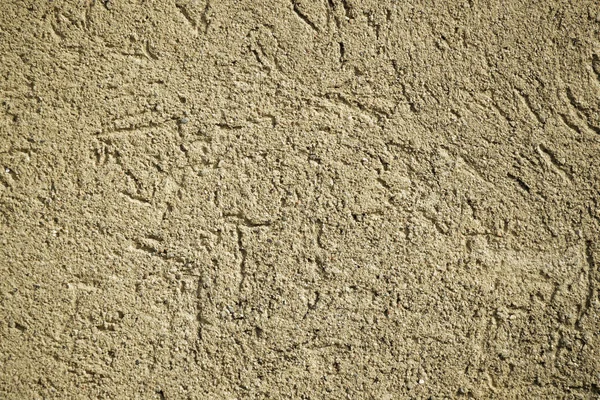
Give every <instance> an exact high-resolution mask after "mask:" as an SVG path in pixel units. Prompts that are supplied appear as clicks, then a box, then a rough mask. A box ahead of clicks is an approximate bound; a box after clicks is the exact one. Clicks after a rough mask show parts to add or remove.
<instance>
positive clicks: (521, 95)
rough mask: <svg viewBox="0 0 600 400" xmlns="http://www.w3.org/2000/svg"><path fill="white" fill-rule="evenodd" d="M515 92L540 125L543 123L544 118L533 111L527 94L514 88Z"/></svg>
mask: <svg viewBox="0 0 600 400" xmlns="http://www.w3.org/2000/svg"><path fill="white" fill-rule="evenodd" d="M515 93H516V94H517V97H518V98H519V99H521V103H523V105H525V107H526V108H527V109H528V110H529V112H530V113H531V115H532V116H533V117H534V118H535V119H536V120H537V122H539V124H540V125H544V120H543V119H542V117H541V115H540V113H539V112H537V111H535V109H534V108H533V105H532V104H531V99H530V98H529V96H528V95H526V94H524V93H521V92H519V91H517V90H515Z"/></svg>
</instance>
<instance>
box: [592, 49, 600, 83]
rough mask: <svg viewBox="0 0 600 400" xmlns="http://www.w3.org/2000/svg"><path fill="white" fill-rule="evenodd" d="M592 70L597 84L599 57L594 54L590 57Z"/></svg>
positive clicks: (599, 73)
mask: <svg viewBox="0 0 600 400" xmlns="http://www.w3.org/2000/svg"><path fill="white" fill-rule="evenodd" d="M592 70H593V71H594V74H595V75H596V79H597V80H598V82H600V57H598V56H597V55H596V54H594V55H593V56H592Z"/></svg>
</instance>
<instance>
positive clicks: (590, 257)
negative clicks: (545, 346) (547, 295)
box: [575, 240, 596, 329]
mask: <svg viewBox="0 0 600 400" xmlns="http://www.w3.org/2000/svg"><path fill="white" fill-rule="evenodd" d="M585 261H586V264H587V279H588V292H587V295H586V297H585V302H584V304H583V307H582V308H581V311H580V312H579V316H578V317H577V322H576V323H575V326H576V327H577V328H578V329H582V328H583V327H582V326H581V320H582V319H583V317H585V315H586V314H587V313H588V311H589V309H590V306H591V305H592V298H593V297H594V284H593V283H594V271H595V268H596V260H595V259H594V254H593V251H592V241H591V240H587V241H586V242H585Z"/></svg>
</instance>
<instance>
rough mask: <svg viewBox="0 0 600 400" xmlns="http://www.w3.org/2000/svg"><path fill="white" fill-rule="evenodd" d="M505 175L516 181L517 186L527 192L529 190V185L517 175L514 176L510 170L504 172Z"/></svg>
mask: <svg viewBox="0 0 600 400" xmlns="http://www.w3.org/2000/svg"><path fill="white" fill-rule="evenodd" d="M506 176H508V177H509V178H510V179H512V180H513V181H515V182H517V184H518V185H519V187H520V188H521V189H523V190H524V191H525V192H527V193H529V192H530V191H531V188H530V187H529V185H527V184H526V183H525V182H524V181H523V179H521V178H519V177H518V176H515V175H513V174H511V173H510V172H509V173H508V174H506Z"/></svg>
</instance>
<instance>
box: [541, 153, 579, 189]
mask: <svg viewBox="0 0 600 400" xmlns="http://www.w3.org/2000/svg"><path fill="white" fill-rule="evenodd" d="M537 150H538V153H539V154H540V156H541V157H542V158H543V159H544V161H545V162H546V164H548V166H550V167H552V168H554V170H555V171H556V172H557V173H558V174H559V175H560V176H561V177H562V178H563V180H565V181H568V182H571V181H572V180H573V177H572V175H571V173H570V172H569V171H568V170H567V169H565V168H564V167H563V166H562V163H561V162H560V161H558V159H557V158H556V156H555V155H554V152H552V151H551V150H549V149H548V148H547V147H546V146H544V145H543V144H540V145H539V146H538V147H537Z"/></svg>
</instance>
